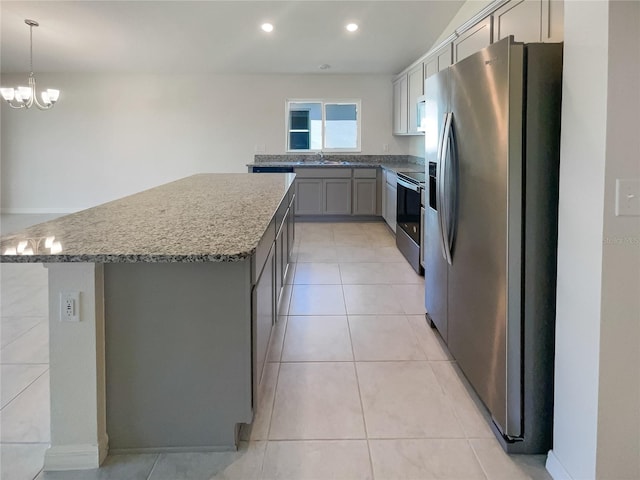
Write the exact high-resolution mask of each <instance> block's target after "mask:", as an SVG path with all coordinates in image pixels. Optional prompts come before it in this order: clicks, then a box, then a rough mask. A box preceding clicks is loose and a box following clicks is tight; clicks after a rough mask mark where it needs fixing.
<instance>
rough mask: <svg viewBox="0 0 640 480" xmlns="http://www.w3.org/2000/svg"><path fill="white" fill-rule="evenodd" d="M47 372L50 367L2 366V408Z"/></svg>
mask: <svg viewBox="0 0 640 480" xmlns="http://www.w3.org/2000/svg"><path fill="white" fill-rule="evenodd" d="M47 370H49V365H2V366H0V397H1V406H0V408H4V407H5V405H7V404H8V403H9V402H10V401H11V400H13V399H14V398H15V397H16V396H18V394H19V393H20V392H22V391H23V390H24V389H25V388H27V387H28V386H29V385H31V384H32V383H33V382H34V381H35V380H36V379H37V378H38V377H39V376H40V375H42V374H43V373H44V372H46V371H47Z"/></svg>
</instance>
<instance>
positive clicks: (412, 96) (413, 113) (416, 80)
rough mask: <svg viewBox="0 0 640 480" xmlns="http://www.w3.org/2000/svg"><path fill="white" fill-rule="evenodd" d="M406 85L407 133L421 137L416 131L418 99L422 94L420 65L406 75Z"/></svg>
mask: <svg viewBox="0 0 640 480" xmlns="http://www.w3.org/2000/svg"><path fill="white" fill-rule="evenodd" d="M407 84H408V87H407V88H408V91H409V93H408V97H409V105H408V109H409V110H408V111H409V119H408V127H407V133H409V134H413V135H418V134H419V135H422V132H419V131H418V115H417V113H418V109H417V106H418V97H420V96H421V95H422V94H423V93H424V91H423V90H424V73H423V70H422V63H420V64H418V65H416V66H415V67H413V68H412V69H411V70H409V73H408V74H407Z"/></svg>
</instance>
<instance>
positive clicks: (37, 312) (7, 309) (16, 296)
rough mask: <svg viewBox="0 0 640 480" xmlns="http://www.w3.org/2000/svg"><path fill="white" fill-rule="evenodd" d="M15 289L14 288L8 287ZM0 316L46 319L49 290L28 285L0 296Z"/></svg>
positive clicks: (42, 286) (43, 286)
mask: <svg viewBox="0 0 640 480" xmlns="http://www.w3.org/2000/svg"><path fill="white" fill-rule="evenodd" d="M10 288H12V289H15V288H16V286H13V287H10ZM0 300H1V303H0V315H1V316H2V317H3V318H4V317H21V316H25V317H48V315H49V290H48V287H47V286H46V285H29V286H25V287H23V288H22V289H18V290H17V291H15V292H13V293H12V294H11V296H9V295H4V294H3V295H2V298H1V299H0Z"/></svg>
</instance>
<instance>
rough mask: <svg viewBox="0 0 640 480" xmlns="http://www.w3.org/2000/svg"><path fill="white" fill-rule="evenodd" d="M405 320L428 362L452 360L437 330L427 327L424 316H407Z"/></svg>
mask: <svg viewBox="0 0 640 480" xmlns="http://www.w3.org/2000/svg"><path fill="white" fill-rule="evenodd" d="M407 319H408V320H409V323H410V324H411V326H412V327H413V331H414V332H415V333H416V338H417V339H418V343H419V344H420V346H421V347H422V350H424V353H425V354H426V355H427V359H428V360H432V361H436V360H453V357H452V356H451V353H449V349H448V348H447V345H446V344H445V343H444V340H442V337H440V335H439V334H438V330H436V329H435V328H431V326H429V324H428V323H427V319H426V317H425V316H424V315H407Z"/></svg>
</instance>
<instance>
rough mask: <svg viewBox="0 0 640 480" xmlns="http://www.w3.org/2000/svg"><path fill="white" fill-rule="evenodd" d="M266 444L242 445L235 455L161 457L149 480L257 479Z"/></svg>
mask: <svg viewBox="0 0 640 480" xmlns="http://www.w3.org/2000/svg"><path fill="white" fill-rule="evenodd" d="M266 443H267V442H251V443H245V442H241V443H240V445H239V448H238V451H236V452H206V453H167V454H163V455H160V458H159V459H158V462H157V463H156V465H155V466H154V468H153V472H152V473H151V475H150V476H149V480H222V479H224V480H258V479H259V478H260V471H261V469H262V462H263V459H264V451H265V447H266Z"/></svg>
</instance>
